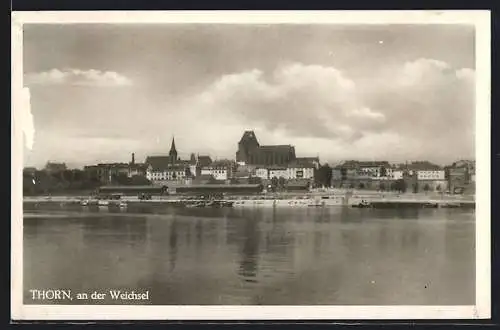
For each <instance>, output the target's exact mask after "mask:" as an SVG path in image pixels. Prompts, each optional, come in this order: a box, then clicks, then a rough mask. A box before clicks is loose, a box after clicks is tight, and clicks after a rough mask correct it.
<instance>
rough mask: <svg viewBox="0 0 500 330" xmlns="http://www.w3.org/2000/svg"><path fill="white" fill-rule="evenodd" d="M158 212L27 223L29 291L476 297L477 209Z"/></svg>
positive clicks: (169, 297)
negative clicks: (117, 289) (58, 289)
mask: <svg viewBox="0 0 500 330" xmlns="http://www.w3.org/2000/svg"><path fill="white" fill-rule="evenodd" d="M157 211H158V212H152V213H148V214H135V213H133V212H126V213H123V214H119V213H103V212H99V213H97V212H94V213H92V212H87V213H84V212H73V213H72V212H55V211H54V212H53V211H50V212H49V211H46V212H45V214H42V213H40V214H38V215H36V216H26V218H25V220H24V235H25V236H24V281H25V283H24V284H25V289H26V290H29V289H30V288H43V287H61V286H64V287H67V288H72V289H73V290H90V289H96V288H97V289H99V288H101V289H106V288H116V287H120V288H129V289H134V288H135V289H139V288H142V289H149V290H150V291H151V300H150V301H147V302H143V303H145V304H163V305H168V304H200V305H213V304H222V305H225V304H229V305H239V304H285V305H287V304H288V305H290V304H292V305H293V304H343V305H348V304H368V305H370V304H376V305H384V304H404V305H418V304H428V305H453V304H471V303H473V301H474V281H475V279H474V270H475V264H474V258H475V257H474V244H475V240H474V223H475V222H474V212H473V211H472V212H471V211H461V210H452V211H450V210H439V209H428V210H413V209H412V210H402V209H399V210H374V209H347V208H330V209H311V208H309V209H307V208H306V209H288V208H283V209H278V208H277V209H271V208H269V209H213V210H211V211H210V212H202V211H200V210H198V209H193V210H192V212H191V211H190V210H183V211H180V210H178V209H177V210H172V211H171V212H167V211H165V210H163V209H162V210H157ZM28 298H29V297H28V296H27V295H25V299H27V300H26V301H25V303H28V304H29V303H33V301H30V300H29V299H28ZM106 303H113V302H110V301H107V302H106Z"/></svg>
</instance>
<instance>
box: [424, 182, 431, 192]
mask: <svg viewBox="0 0 500 330" xmlns="http://www.w3.org/2000/svg"><path fill="white" fill-rule="evenodd" d="M429 190H431V187H430V186H429V185H428V184H427V183H426V184H425V186H424V191H425V192H428V191H429Z"/></svg>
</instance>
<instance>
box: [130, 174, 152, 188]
mask: <svg viewBox="0 0 500 330" xmlns="http://www.w3.org/2000/svg"><path fill="white" fill-rule="evenodd" d="M150 184H151V181H149V180H148V179H147V178H146V177H145V176H142V175H133V176H132V177H131V178H130V185H131V186H147V185H150Z"/></svg>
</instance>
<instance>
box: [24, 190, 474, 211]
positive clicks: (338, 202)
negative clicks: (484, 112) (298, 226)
mask: <svg viewBox="0 0 500 330" xmlns="http://www.w3.org/2000/svg"><path fill="white" fill-rule="evenodd" d="M23 204H24V206H25V207H27V208H30V207H35V208H37V207H43V206H47V205H49V206H56V207H66V206H73V207H74V206H78V207H101V208H103V207H104V208H105V207H120V208H127V207H128V206H131V205H133V206H141V207H148V206H152V207H153V206H166V207H169V206H175V207H333V206H346V207H373V208H475V201H474V199H473V197H472V196H460V195H458V196H457V195H420V194H361V193H357V194H348V195H326V194H293V195H290V194H286V195H281V194H274V195H253V196H226V197H225V198H223V199H220V200H206V199H203V198H199V197H194V196H155V197H154V198H152V199H150V200H140V199H139V198H138V197H136V196H122V197H121V198H120V199H119V200H97V199H94V198H91V197H89V196H50V197H49V196H46V197H25V198H24V200H23Z"/></svg>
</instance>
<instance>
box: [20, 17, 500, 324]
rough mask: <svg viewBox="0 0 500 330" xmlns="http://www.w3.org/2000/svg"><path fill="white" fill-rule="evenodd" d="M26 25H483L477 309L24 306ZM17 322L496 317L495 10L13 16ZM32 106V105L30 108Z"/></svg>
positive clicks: (479, 33) (479, 42) (479, 32)
mask: <svg viewBox="0 0 500 330" xmlns="http://www.w3.org/2000/svg"><path fill="white" fill-rule="evenodd" d="M26 23H42V24H53V23H63V24H69V23H127V24H137V23H140V24H158V23H161V24H168V23H227V24H276V23H293V24H470V25H474V26H475V28H476V163H477V169H476V171H477V173H476V184H477V189H476V303H475V305H474V306H95V305H93V306H60V305H23V304H22V290H23V285H22V283H23V281H22V278H23V277H22V271H23V269H22V256H23V250H22V247H23V245H22V241H23V237H22V235H23V232H22V218H23V217H22V191H21V185H20V184H19V183H20V182H22V181H21V180H22V164H23V133H22V127H23V123H22V117H21V116H19V112H18V116H16V115H15V113H16V111H14V109H19V107H20V106H23V103H24V104H26V103H25V102H26V94H25V93H23V90H22V79H23V63H22V40H23V39H22V25H23V24H26ZM12 59H13V60H12V104H13V108H12V112H11V113H12V115H11V116H12V117H11V119H12V142H11V147H12V149H11V158H12V169H11V184H12V185H11V187H12V195H11V196H12V200H11V203H12V219H11V222H12V233H11V235H12V259H11V265H12V268H11V269H12V271H11V276H12V280H11V313H12V314H11V317H12V319H13V320H130V319H134V320H146V319H147V320H300V319H303V320H314V319H329V320H348V319H357V320H363V319H364V320H367V319H400V320H405V319H485V318H490V317H491V297H490V295H491V289H490V288H491V278H490V274H491V271H490V270H491V266H490V246H491V245H490V244H491V243H490V217H491V216H490V139H491V137H490V90H491V87H490V70H491V63H490V61H491V59H490V12H489V11H341V12H340V11H339V12H332V11H330V12H329V11H307V12H305V11H295V12H290V11H286V12H285V11H267V12H264V11H245V12H243V11H223V12H216V11H189V12H186V11H176V12H161V11H149V12H146V11H139V12H126V11H120V12H118V11H107V12H106V11H100V12H98V11H96V12H91V11H87V12H13V13H12ZM28 106H29V105H28Z"/></svg>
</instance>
